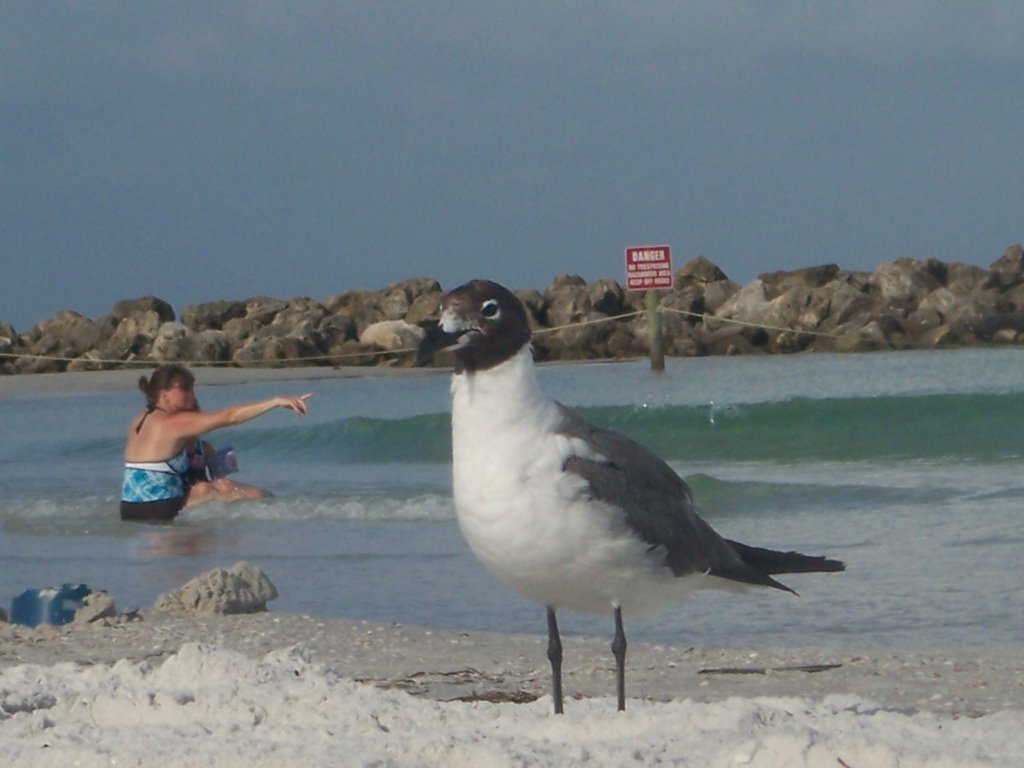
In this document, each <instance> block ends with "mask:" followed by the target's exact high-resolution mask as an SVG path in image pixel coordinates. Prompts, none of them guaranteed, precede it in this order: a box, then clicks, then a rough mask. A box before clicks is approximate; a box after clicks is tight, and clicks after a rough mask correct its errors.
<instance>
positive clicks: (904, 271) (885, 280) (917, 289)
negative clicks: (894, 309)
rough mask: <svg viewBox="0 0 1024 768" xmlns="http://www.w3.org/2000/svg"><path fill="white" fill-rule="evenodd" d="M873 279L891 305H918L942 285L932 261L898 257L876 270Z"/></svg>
mask: <svg viewBox="0 0 1024 768" xmlns="http://www.w3.org/2000/svg"><path fill="white" fill-rule="evenodd" d="M872 281H873V283H874V284H875V285H877V286H878V290H879V293H881V295H882V298H883V299H884V300H885V301H886V302H887V303H888V304H889V305H890V306H893V305H895V306H903V307H916V306H917V305H918V303H919V302H920V301H921V299H922V298H923V297H925V296H927V295H928V294H929V293H931V292H932V291H934V290H935V289H936V288H939V287H941V286H942V282H941V281H940V280H939V279H938V278H937V277H936V275H935V265H934V263H933V262H931V261H925V262H921V261H915V260H914V259H897V260H896V261H894V262H892V263H891V264H882V265H881V266H879V267H878V269H877V270H875V274H874V275H873V277H872Z"/></svg>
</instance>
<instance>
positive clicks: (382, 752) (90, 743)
mask: <svg viewBox="0 0 1024 768" xmlns="http://www.w3.org/2000/svg"><path fill="white" fill-rule="evenodd" d="M0 629H2V631H0V708H2V709H0V745H2V746H0V752H2V753H3V764H4V765H11V766H61V767H62V768H63V767H64V766H72V765H75V766H100V765H102V766H110V765H141V766H181V765H211V766H275V767H277V766H291V765H331V766H334V765H339V766H341V765H344V766H348V765H399V766H404V765H423V766H433V765H439V766H440V765H458V766H462V765H473V766H491V765H497V766H505V765H542V766H547V765H551V766H555V765H558V766H561V765H575V764H584V763H585V764H586V765H587V766H605V765H607V766H622V765H628V764H636V765H652V764H657V763H659V762H660V763H662V764H668V765H692V766H737V765H750V766H829V768H835V767H836V766H850V768H863V767H865V766H974V765H978V766H981V765H985V766H1020V765H1021V764H1022V761H1024V758H1022V757H1021V756H1022V755H1024V706H1022V703H1024V671H1022V664H1021V661H1022V653H1021V652H1020V650H1019V649H1003V650H992V651H985V652H978V651H971V650H966V649H965V650H961V651H932V652H923V651H918V652H892V651H875V652H857V653H854V652H851V651H846V650H836V649H831V650H823V649H816V650H791V651H785V652H769V651H759V652H757V653H756V654H755V653H754V652H751V651H732V650H716V651H698V650H694V649H685V648H684V649H679V648H664V647H647V646H642V645H639V644H637V645H636V646H635V647H634V646H631V647H630V651H629V660H628V661H629V671H628V673H627V674H628V677H627V685H628V687H629V693H630V699H629V701H628V705H627V706H628V710H627V712H625V713H624V714H623V713H618V712H616V711H615V703H614V699H613V698H612V697H611V695H610V694H611V693H612V691H613V681H612V674H611V661H610V658H609V654H608V650H607V642H605V641H604V640H597V639H591V638H567V642H566V655H567V657H566V661H567V670H566V673H567V674H566V689H567V694H568V696H569V699H568V700H567V702H566V714H565V715H564V716H561V717H556V716H554V715H552V714H551V700H550V697H548V696H547V695H546V690H547V685H548V672H547V663H546V659H545V658H544V643H545V639H544V638H542V637H539V636H508V635H498V634H489V633H459V632H442V631H437V630H427V629H420V628H406V627H400V626H387V625H377V624H371V623H367V622H346V621H334V620H332V621H323V620H317V619H312V618H309V617H297V616H287V615H275V614H269V613H268V614H259V615H255V616H239V617H202V618H184V617H167V616H164V615H160V614H147V615H146V616H145V618H144V619H143V620H142V621H137V622H131V623H122V624H118V625H115V626H111V627H83V628H71V627H65V628H61V629H60V631H57V630H54V629H53V628H41V629H38V630H27V629H24V628H14V627H2V628H0ZM71 660H74V661H71ZM801 664H830V665H838V666H832V667H830V668H829V669H825V670H823V671H820V672H815V673H809V672H804V671H797V670H795V669H793V667H795V666H798V665H801ZM709 667H710V668H714V669H719V670H721V669H723V668H731V667H745V668H747V669H749V670H764V671H765V674H729V673H719V674H710V675H709V674H702V673H701V672H700V670H702V669H707V668H709ZM413 694H417V695H413ZM536 695H539V696H540V698H537V699H536V700H532V701H527V703H511V701H513V700H521V699H527V700H529V699H532V698H533V696H536ZM456 698H463V699H470V700H469V701H459V700H453V699H456ZM494 700H499V701H501V702H502V703H491V702H492V701H494Z"/></svg>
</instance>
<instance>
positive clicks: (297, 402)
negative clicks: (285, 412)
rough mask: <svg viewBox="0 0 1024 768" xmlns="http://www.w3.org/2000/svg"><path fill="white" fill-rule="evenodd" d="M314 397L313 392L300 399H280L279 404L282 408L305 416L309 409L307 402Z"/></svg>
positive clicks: (301, 396)
mask: <svg viewBox="0 0 1024 768" xmlns="http://www.w3.org/2000/svg"><path fill="white" fill-rule="evenodd" d="M312 396H313V393H312V392H307V393H306V394H304V395H299V396H298V397H279V398H278V399H277V401H278V402H277V404H278V405H279V406H280V407H281V408H287V409H289V410H291V411H295V412H296V413H297V414H299V415H300V416H305V415H306V412H307V411H308V410H309V408H308V407H307V406H306V401H307V400H309V398H311V397H312Z"/></svg>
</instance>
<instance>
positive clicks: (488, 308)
mask: <svg viewBox="0 0 1024 768" xmlns="http://www.w3.org/2000/svg"><path fill="white" fill-rule="evenodd" d="M499 314H501V310H499V309H498V302H497V301H495V300H494V299H488V300H487V301H485V302H484V305H483V306H482V307H480V316H481V317H486V318H487V319H488V320H493V319H494V318H496V317H497V316H498V315H499Z"/></svg>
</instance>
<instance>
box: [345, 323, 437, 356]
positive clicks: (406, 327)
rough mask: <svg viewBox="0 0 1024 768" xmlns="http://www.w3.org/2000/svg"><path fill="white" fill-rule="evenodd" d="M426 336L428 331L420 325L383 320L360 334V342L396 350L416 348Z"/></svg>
mask: <svg viewBox="0 0 1024 768" xmlns="http://www.w3.org/2000/svg"><path fill="white" fill-rule="evenodd" d="M424 336H426V331H424V330H423V329H422V328H420V327H419V326H418V325H411V324H409V323H407V322H405V321H404V320H383V321H381V322H379V323H374V324H373V325H371V326H369V327H367V328H366V329H365V330H364V331H363V332H362V333H361V334H359V343H360V344H364V345H372V346H376V347H380V348H381V349H384V350H387V351H388V352H396V351H398V350H409V349H416V346H417V345H418V344H419V343H420V342H421V341H422V340H423V337H424Z"/></svg>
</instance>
